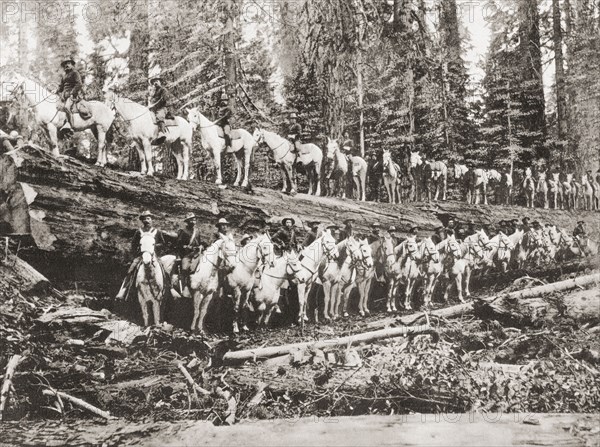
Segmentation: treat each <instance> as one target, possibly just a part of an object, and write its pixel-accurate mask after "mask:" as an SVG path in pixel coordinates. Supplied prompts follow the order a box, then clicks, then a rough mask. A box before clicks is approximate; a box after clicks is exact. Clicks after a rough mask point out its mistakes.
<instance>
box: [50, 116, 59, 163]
mask: <svg viewBox="0 0 600 447" xmlns="http://www.w3.org/2000/svg"><path fill="white" fill-rule="evenodd" d="M47 132H48V139H49V140H50V144H51V145H52V155H54V156H55V157H60V151H59V150H58V129H57V128H56V126H55V125H54V124H48V127H47Z"/></svg>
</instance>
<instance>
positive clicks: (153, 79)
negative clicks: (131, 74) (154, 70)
mask: <svg viewBox="0 0 600 447" xmlns="http://www.w3.org/2000/svg"><path fill="white" fill-rule="evenodd" d="M154 81H161V82H162V81H163V78H161V77H160V76H152V77H151V78H150V80H149V81H148V82H150V83H151V84H152V83H153V82H154Z"/></svg>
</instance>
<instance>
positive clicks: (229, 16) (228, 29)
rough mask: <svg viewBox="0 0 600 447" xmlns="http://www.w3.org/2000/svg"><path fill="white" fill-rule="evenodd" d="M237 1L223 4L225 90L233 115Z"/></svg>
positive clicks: (235, 81) (228, 0)
mask: <svg viewBox="0 0 600 447" xmlns="http://www.w3.org/2000/svg"><path fill="white" fill-rule="evenodd" d="M236 2H237V0H226V3H225V8H226V9H225V14H226V16H225V41H224V50H225V73H226V76H227V90H228V93H229V107H230V108H231V110H232V111H233V112H234V113H235V97H236V94H235V92H236V86H237V70H236V49H235V43H236V31H235V29H236V28H235V22H236V20H237V13H238V7H237V6H238V5H237V4H236Z"/></svg>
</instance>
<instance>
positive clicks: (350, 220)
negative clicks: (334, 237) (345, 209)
mask: <svg viewBox="0 0 600 447" xmlns="http://www.w3.org/2000/svg"><path fill="white" fill-rule="evenodd" d="M354 222H356V220H355V219H346V220H344V225H348V224H349V223H354Z"/></svg>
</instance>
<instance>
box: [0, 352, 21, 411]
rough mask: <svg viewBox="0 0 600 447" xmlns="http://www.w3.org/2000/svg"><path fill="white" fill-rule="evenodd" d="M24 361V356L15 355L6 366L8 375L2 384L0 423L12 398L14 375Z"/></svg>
mask: <svg viewBox="0 0 600 447" xmlns="http://www.w3.org/2000/svg"><path fill="white" fill-rule="evenodd" d="M22 360H23V356H21V355H18V354H15V355H13V356H12V357H11V358H10V360H9V361H8V365H6V374H5V375H4V383H3V384H2V391H1V392H0V421H1V420H2V417H3V414H4V409H5V408H6V405H7V404H8V399H9V397H10V389H11V388H12V378H13V375H14V374H15V370H16V369H17V366H19V363H21V361H22Z"/></svg>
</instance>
